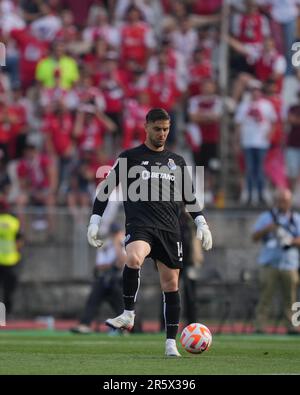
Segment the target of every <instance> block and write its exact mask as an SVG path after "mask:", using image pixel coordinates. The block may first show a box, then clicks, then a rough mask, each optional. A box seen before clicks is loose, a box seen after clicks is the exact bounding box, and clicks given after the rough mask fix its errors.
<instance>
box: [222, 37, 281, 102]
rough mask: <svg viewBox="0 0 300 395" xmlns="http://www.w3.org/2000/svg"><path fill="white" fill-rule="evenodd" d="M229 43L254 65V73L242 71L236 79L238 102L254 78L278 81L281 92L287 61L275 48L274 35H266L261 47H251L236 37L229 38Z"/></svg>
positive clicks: (235, 95)
mask: <svg viewBox="0 0 300 395" xmlns="http://www.w3.org/2000/svg"><path fill="white" fill-rule="evenodd" d="M228 42H229V44H230V45H231V46H232V47H233V48H234V49H235V50H236V51H237V52H239V53H240V54H242V55H243V56H245V57H246V60H247V62H248V63H249V64H250V65H252V66H253V74H254V75H251V74H249V73H244V72H243V73H240V74H239V75H238V77H237V79H236V80H235V81H234V86H233V93H232V96H233V99H234V100H235V101H236V102H238V101H239V100H240V99H241V97H242V95H243V93H244V90H245V89H246V87H247V85H248V83H249V82H250V81H253V80H254V79H258V80H260V81H262V82H266V81H268V80H270V79H272V80H273V81H275V82H276V90H277V92H278V93H281V90H282V84H283V77H284V73H285V71H286V61H285V59H284V57H283V56H282V55H280V53H279V52H278V51H277V49H276V48H275V42H274V40H273V38H272V37H266V38H265V39H264V42H263V47H262V48H261V49H256V48H253V47H249V46H248V45H247V44H243V43H241V42H240V41H238V40H235V39H234V38H229V39H228Z"/></svg>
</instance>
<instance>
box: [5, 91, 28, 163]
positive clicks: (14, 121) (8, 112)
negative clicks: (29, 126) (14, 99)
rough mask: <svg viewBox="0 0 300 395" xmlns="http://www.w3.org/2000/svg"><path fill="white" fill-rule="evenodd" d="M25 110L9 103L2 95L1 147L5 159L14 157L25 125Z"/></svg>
mask: <svg viewBox="0 0 300 395" xmlns="http://www.w3.org/2000/svg"><path fill="white" fill-rule="evenodd" d="M25 122H26V119H25V112H24V109H23V108H22V107H18V106H17V105H14V104H9V103H8V102H7V99H6V98H5V97H4V95H0V149H2V151H3V153H4V156H5V159H6V160H9V159H13V158H14V157H15V154H16V143H17V140H18V138H19V135H20V134H21V133H22V132H23V129H24V127H25Z"/></svg>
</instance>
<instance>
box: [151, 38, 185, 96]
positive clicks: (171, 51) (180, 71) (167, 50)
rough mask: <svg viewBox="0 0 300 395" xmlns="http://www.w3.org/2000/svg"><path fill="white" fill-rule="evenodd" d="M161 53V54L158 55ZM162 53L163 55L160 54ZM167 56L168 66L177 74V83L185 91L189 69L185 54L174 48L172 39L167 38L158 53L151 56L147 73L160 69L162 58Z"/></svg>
mask: <svg viewBox="0 0 300 395" xmlns="http://www.w3.org/2000/svg"><path fill="white" fill-rule="evenodd" d="M158 55H159V56H158ZM160 55H161V56H160ZM161 57H165V58H166V63H167V66H168V68H169V69H170V70H172V71H173V72H174V73H175V74H174V77H175V79H176V85H177V87H178V89H179V90H180V91H185V90H186V87H187V79H188V75H187V74H188V71H187V62H186V59H185V57H184V56H183V54H182V53H181V52H180V51H178V50H177V49H176V48H174V46H173V44H172V41H171V40H170V39H169V38H165V39H164V40H163V41H162V42H161V45H160V47H159V48H158V49H157V51H156V53H155V54H153V56H151V58H150V59H149V62H148V67H147V74H154V73H157V72H158V70H159V62H160V58H161Z"/></svg>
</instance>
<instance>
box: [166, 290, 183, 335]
mask: <svg viewBox="0 0 300 395" xmlns="http://www.w3.org/2000/svg"><path fill="white" fill-rule="evenodd" d="M163 296H164V316H165V326H166V336H167V339H175V338H176V335H177V332H178V326H179V317H180V295H179V292H178V291H174V292H164V293H163Z"/></svg>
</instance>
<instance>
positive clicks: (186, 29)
mask: <svg viewBox="0 0 300 395" xmlns="http://www.w3.org/2000/svg"><path fill="white" fill-rule="evenodd" d="M169 38H170V40H171V42H172V44H173V47H174V48H175V49H176V50H177V51H179V52H180V53H181V54H182V55H183V56H184V59H185V62H186V63H187V64H188V63H189V62H190V61H191V58H192V55H193V53H194V51H195V49H196V47H197V45H198V35H197V32H196V29H195V28H194V27H193V25H192V22H191V19H190V18H189V17H188V16H185V17H183V18H181V19H179V20H177V24H176V26H174V29H173V30H172V31H171V32H170V34H169Z"/></svg>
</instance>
